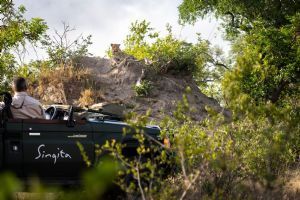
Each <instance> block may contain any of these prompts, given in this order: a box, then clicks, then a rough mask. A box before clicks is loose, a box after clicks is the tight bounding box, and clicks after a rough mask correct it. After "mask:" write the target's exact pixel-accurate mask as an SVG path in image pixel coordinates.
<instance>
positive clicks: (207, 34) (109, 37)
mask: <svg viewBox="0 0 300 200" xmlns="http://www.w3.org/2000/svg"><path fill="white" fill-rule="evenodd" d="M181 2H182V0H15V4H16V5H20V4H23V5H24V6H25V7H26V9H27V12H26V15H25V16H26V18H31V17H40V18H43V19H45V21H46V22H47V24H48V26H49V28H50V31H49V33H51V30H52V31H53V30H54V29H56V30H58V31H60V30H62V27H63V25H62V22H66V23H68V24H70V25H71V26H73V27H75V28H76V31H74V32H72V36H71V37H75V36H76V35H79V34H81V33H83V35H85V36H87V35H89V34H91V35H92V42H93V44H92V45H91V47H90V48H89V50H90V52H91V53H92V54H93V55H95V56H104V55H105V50H107V49H108V47H109V45H110V43H122V42H123V40H124V39H125V36H126V35H127V34H128V30H129V27H130V23H131V22H134V21H135V20H143V19H145V20H147V21H149V22H151V26H152V27H154V28H155V29H156V30H157V31H159V32H161V33H162V34H164V33H165V25H166V24H167V23H170V24H171V25H172V26H173V30H174V33H175V34H176V36H177V37H180V38H181V39H185V40H187V41H188V42H195V41H196V38H197V35H196V33H201V36H202V38H203V39H208V40H210V41H211V43H212V44H214V45H219V46H220V47H222V48H223V50H224V51H225V52H226V51H228V50H229V43H228V42H225V41H224V40H223V39H222V33H221V32H220V31H219V30H218V25H219V22H217V21H216V20H215V19H205V20H199V22H198V23H196V24H195V25H194V26H185V27H181V26H180V25H179V24H178V9H177V7H178V6H179V5H180V3H181ZM39 56H40V57H39V59H41V58H42V57H43V56H42V54H41V53H40V55H39ZM30 57H31V58H33V59H34V57H33V56H32V55H30Z"/></svg>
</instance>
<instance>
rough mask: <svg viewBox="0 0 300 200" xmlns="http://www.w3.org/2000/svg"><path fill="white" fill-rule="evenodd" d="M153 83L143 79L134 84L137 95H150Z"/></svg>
mask: <svg viewBox="0 0 300 200" xmlns="http://www.w3.org/2000/svg"><path fill="white" fill-rule="evenodd" d="M152 87H153V86H152V83H151V82H150V81H148V80H142V81H141V82H140V84H137V85H134V86H133V90H134V91H135V93H136V95H137V96H139V97H145V96H148V95H149V93H150V91H151V89H152Z"/></svg>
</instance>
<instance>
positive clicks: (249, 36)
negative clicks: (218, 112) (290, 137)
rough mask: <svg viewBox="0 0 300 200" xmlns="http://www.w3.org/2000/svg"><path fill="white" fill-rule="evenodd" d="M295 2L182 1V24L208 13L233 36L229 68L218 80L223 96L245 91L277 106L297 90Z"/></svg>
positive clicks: (298, 5) (297, 21) (297, 16)
mask: <svg viewBox="0 0 300 200" xmlns="http://www.w3.org/2000/svg"><path fill="white" fill-rule="evenodd" d="M299 10H300V2H299V1H294V0H281V1H278V0H266V1H260V0H255V1H252V0H251V1H245V0H219V1H200V0H199V1H190V0H184V1H183V3H182V4H181V5H180V6H179V11H180V20H181V22H182V23H193V22H195V21H196V20H197V18H198V17H202V18H203V17H205V16H207V15H209V14H214V15H215V16H216V17H220V18H222V19H223V21H224V24H223V27H224V29H225V31H226V36H227V39H230V40H231V41H233V44H234V45H233V46H234V47H233V57H234V59H235V62H234V67H233V70H231V71H230V72H228V73H227V75H226V76H225V78H224V81H223V88H224V90H225V94H226V96H227V97H228V98H229V100H230V99H231V100H232V99H239V96H240V95H247V96H249V97H250V98H251V99H252V100H253V101H254V102H255V103H256V104H257V103H258V104H259V103H263V102H266V101H271V102H272V103H276V104H277V105H278V106H281V105H283V104H284V103H286V100H287V98H288V99H291V98H293V97H294V96H297V95H298V94H299V79H300V69H299V64H300V63H299V61H300V57H299V55H300V54H299V52H300V51H299V48H300V47H299V44H300V42H299V30H300V29H299V27H300V26H299V24H300V14H299Z"/></svg>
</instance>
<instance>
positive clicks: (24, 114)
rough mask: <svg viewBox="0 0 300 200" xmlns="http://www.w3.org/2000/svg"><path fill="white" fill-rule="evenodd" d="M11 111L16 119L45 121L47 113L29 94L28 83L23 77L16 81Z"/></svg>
mask: <svg viewBox="0 0 300 200" xmlns="http://www.w3.org/2000/svg"><path fill="white" fill-rule="evenodd" d="M13 90H14V92H15V95H14V97H13V100H12V105H11V111H12V114H13V117H14V118H15V119H44V118H45V113H44V109H43V108H42V105H41V104H40V102H39V101H38V100H36V99H34V98H32V97H30V96H29V95H28V94H27V92H26V91H27V83H26V80H25V79H24V78H22V77H18V78H15V79H14V82H13Z"/></svg>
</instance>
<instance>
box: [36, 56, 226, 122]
mask: <svg viewBox="0 0 300 200" xmlns="http://www.w3.org/2000/svg"><path fill="white" fill-rule="evenodd" d="M76 66H77V68H81V69H84V70H85V73H84V74H85V76H80V78H78V80H77V79H74V77H73V76H72V78H71V79H70V78H69V79H68V78H61V83H57V82H56V83H55V84H54V85H53V84H51V82H53V81H55V79H53V80H47V81H46V82H43V84H46V85H47V84H48V85H53V87H51V89H48V90H51V93H47V92H43V93H41V92H40V93H39V95H38V97H39V98H40V99H41V100H42V101H46V102H47V103H54V102H55V103H57V102H60V103H68V104H79V103H78V100H79V98H80V96H81V95H82V92H83V90H85V89H87V88H92V89H93V91H94V94H96V95H95V96H98V98H95V99H94V102H93V103H100V102H118V103H121V104H123V105H124V106H125V107H126V108H127V110H131V111H135V112H137V113H139V114H144V113H146V111H147V110H148V109H151V110H152V116H151V117H153V118H154V119H161V118H162V117H163V114H168V115H172V111H173V110H174V109H175V108H176V105H177V102H178V101H180V100H182V95H183V94H184V92H185V90H186V88H187V87H190V88H191V92H190V94H188V96H187V97H188V100H189V105H190V107H191V108H192V109H193V110H194V112H192V114H191V115H192V118H193V119H194V120H202V119H203V118H205V117H206V116H207V111H206V109H205V107H206V106H210V107H212V108H213V109H214V110H216V111H218V112H223V109H222V107H221V106H220V105H219V104H218V102H217V101H216V100H214V99H212V98H209V97H207V96H206V95H204V94H203V93H201V91H200V90H199V88H198V87H197V85H196V83H195V82H194V81H193V79H192V77H191V76H180V75H177V76H175V75H170V74H163V75H162V74H156V73H153V72H151V70H149V67H148V66H146V65H145V64H144V62H143V61H135V60H123V61H122V62H121V63H119V64H118V65H112V64H111V61H110V60H109V59H105V58H96V57H84V58H81V59H79V61H78V63H77V65H76ZM61 76H63V75H61ZM75 76H79V75H75ZM79 79H80V80H79ZM82 79H85V80H82ZM142 79H146V80H149V81H151V83H152V88H151V90H150V92H149V95H148V96H147V97H138V96H137V95H136V93H135V91H134V89H133V86H134V85H136V83H137V82H139V81H140V80H142ZM87 80H89V81H88V82H90V83H87V82H86V81H87ZM55 85H56V86H57V87H55ZM48 88H49V87H48ZM62 88H64V89H62ZM55 90H57V91H55ZM62 90H64V91H63V92H62ZM62 93H64V94H63V95H62ZM53 94H58V95H53ZM53 97H54V98H53ZM57 97H59V98H57ZM99 97H100V98H99ZM51 98H52V99H51Z"/></svg>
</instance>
